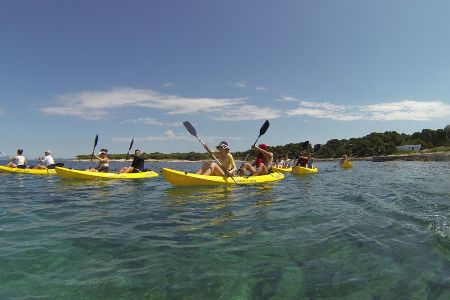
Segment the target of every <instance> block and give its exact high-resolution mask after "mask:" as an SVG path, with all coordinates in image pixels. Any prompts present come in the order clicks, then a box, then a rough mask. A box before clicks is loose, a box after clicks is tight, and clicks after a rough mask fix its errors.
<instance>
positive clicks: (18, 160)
mask: <svg viewBox="0 0 450 300" xmlns="http://www.w3.org/2000/svg"><path fill="white" fill-rule="evenodd" d="M22 154H23V149H18V150H17V155H16V156H14V157H13V158H11V161H10V162H9V163H8V164H7V166H8V167H12V168H23V169H24V168H26V167H27V160H26V159H25V157H24V156H23V155H22Z"/></svg>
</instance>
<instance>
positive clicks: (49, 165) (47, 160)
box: [34, 150, 55, 169]
mask: <svg viewBox="0 0 450 300" xmlns="http://www.w3.org/2000/svg"><path fill="white" fill-rule="evenodd" d="M51 154H52V152H50V150H45V151H44V158H42V157H39V161H40V162H41V164H38V165H37V166H35V167H34V168H35V169H54V168H55V160H54V159H53V157H52V155H51Z"/></svg>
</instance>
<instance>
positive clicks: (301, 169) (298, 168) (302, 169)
mask: <svg viewBox="0 0 450 300" xmlns="http://www.w3.org/2000/svg"><path fill="white" fill-rule="evenodd" d="M318 171H319V169H317V168H316V167H312V168H305V167H301V166H295V167H294V168H292V173H293V174H295V175H305V174H314V173H317V172H318Z"/></svg>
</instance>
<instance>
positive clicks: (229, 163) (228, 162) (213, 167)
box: [197, 141, 236, 176]
mask: <svg viewBox="0 0 450 300" xmlns="http://www.w3.org/2000/svg"><path fill="white" fill-rule="evenodd" d="M216 149H217V150H218V151H217V152H214V153H213V154H214V155H215V156H216V157H217V159H218V160H219V161H220V163H221V164H222V166H223V167H224V168H225V169H226V170H227V171H228V173H229V174H231V175H234V173H235V172H236V163H235V162H234V158H233V155H231V153H230V148H229V147H228V143H227V142H226V141H222V142H220V144H219V145H218V146H217V147H216ZM197 174H199V175H212V176H225V172H224V171H223V170H222V168H221V167H220V166H219V164H217V163H216V162H206V163H204V164H203V166H202V167H201V168H200V169H199V170H198V171H197Z"/></svg>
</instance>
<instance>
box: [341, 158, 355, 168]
mask: <svg viewBox="0 0 450 300" xmlns="http://www.w3.org/2000/svg"><path fill="white" fill-rule="evenodd" d="M351 167H353V164H352V162H351V161H349V160H346V161H345V162H344V163H343V164H342V165H341V168H343V169H351Z"/></svg>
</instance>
